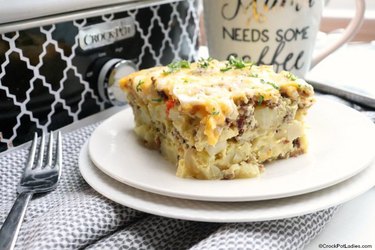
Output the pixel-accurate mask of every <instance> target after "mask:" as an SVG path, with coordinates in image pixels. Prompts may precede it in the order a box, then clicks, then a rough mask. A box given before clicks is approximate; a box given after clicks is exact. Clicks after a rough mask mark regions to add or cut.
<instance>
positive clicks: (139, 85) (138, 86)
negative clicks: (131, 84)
mask: <svg viewBox="0 0 375 250" xmlns="http://www.w3.org/2000/svg"><path fill="white" fill-rule="evenodd" d="M144 83H145V81H143V80H139V81H138V83H137V86H136V87H135V90H137V92H140V91H142V88H141V85H142V84H144Z"/></svg>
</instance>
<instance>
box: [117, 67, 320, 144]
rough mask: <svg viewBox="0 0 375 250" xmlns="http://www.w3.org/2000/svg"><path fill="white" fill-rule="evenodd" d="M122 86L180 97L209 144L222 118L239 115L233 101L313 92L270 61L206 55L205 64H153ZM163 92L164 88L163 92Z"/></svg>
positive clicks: (146, 97)
mask: <svg viewBox="0 0 375 250" xmlns="http://www.w3.org/2000/svg"><path fill="white" fill-rule="evenodd" d="M120 86H121V87H122V88H123V89H124V90H126V91H128V92H132V94H133V95H135V96H137V97H138V98H139V99H140V100H142V102H144V103H155V104H157V103H160V102H165V101H166V98H168V100H173V101H176V102H178V104H179V110H180V112H182V113H194V115H196V116H199V117H200V118H201V124H202V125H203V126H205V129H204V134H205V135H206V136H207V141H208V143H209V144H210V145H215V144H216V143H217V142H218V138H219V135H220V130H219V129H218V128H219V127H220V126H221V125H223V124H224V123H225V120H226V119H231V120H235V119H237V118H238V116H239V114H238V109H237V105H236V103H237V104H238V103H239V102H244V103H247V102H248V101H249V100H250V99H251V100H253V101H254V100H255V101H256V102H257V103H258V104H259V105H260V104H261V103H263V102H267V101H271V102H273V103H278V101H279V98H281V95H282V94H284V95H287V96H288V97H290V98H291V99H292V100H296V101H300V100H298V99H299V98H301V95H300V93H304V95H305V96H311V95H312V94H313V89H312V87H311V86H310V85H309V84H307V83H306V82H305V81H304V80H302V79H296V78H295V77H294V76H292V75H291V74H290V73H288V72H281V73H275V72H274V71H273V68H272V66H256V65H252V64H250V63H249V64H245V65H240V67H237V66H236V65H231V64H229V63H228V61H217V60H212V61H209V63H208V65H206V67H202V66H201V65H200V64H199V63H192V64H190V65H188V67H186V68H178V69H171V68H170V67H168V66H166V67H154V68H151V69H146V70H141V71H139V72H135V73H133V74H131V75H129V76H128V77H125V78H124V79H122V81H121V83H120ZM161 93H162V94H161Z"/></svg>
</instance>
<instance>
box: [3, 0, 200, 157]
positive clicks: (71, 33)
mask: <svg viewBox="0 0 375 250" xmlns="http://www.w3.org/2000/svg"><path fill="white" fill-rule="evenodd" d="M129 17H130V18H132V20H133V21H134V29H135V34H134V36H132V37H129V38H126V39H123V40H120V41H115V42H113V43H110V44H108V45H105V46H102V47H98V48H92V49H83V48H81V46H80V42H79V32H80V30H82V29H84V28H85V27H88V26H92V25H96V24H101V23H113V22H115V21H116V20H121V19H124V18H129ZM198 36H199V17H198V0H186V1H175V2H171V3H166V4H161V5H155V6H150V7H144V8H138V9H131V10H127V11H123V12H119V13H111V14H106V15H102V16H96V17H88V18H83V19H78V20H71V21H66V22H62V23H51V24H49V25H45V26H41V27H36V28H30V29H27V30H19V31H14V32H8V33H4V34H0V152H1V151H5V150H7V149H9V148H11V147H14V146H17V145H20V144H22V143H24V142H26V141H28V140H31V139H32V135H33V133H34V132H35V131H36V132H38V133H39V134H40V133H41V131H51V130H56V129H58V128H61V127H63V126H65V125H68V124H71V123H74V122H76V121H78V120H80V119H82V118H84V117H87V116H89V115H92V114H95V113H97V112H100V111H102V110H104V109H106V108H108V107H110V104H109V103H106V102H105V101H104V100H102V99H101V98H100V97H99V94H98V90H97V86H96V82H95V80H93V79H92V78H90V77H91V76H92V75H93V72H92V71H93V68H92V67H93V63H94V62H95V60H97V59H98V58H102V57H108V58H123V59H128V60H132V61H133V62H134V63H135V64H136V65H137V66H138V68H139V69H143V68H148V67H152V66H156V65H165V64H168V63H170V62H172V61H175V60H180V59H185V60H189V61H194V60H196V59H197V52H198Z"/></svg>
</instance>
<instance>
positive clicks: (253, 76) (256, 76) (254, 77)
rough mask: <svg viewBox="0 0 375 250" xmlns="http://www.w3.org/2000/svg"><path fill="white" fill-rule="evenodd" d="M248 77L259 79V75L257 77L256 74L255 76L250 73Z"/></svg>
mask: <svg viewBox="0 0 375 250" xmlns="http://www.w3.org/2000/svg"><path fill="white" fill-rule="evenodd" d="M249 76H250V77H253V78H258V77H259V75H258V74H255V73H251V74H250V75H249Z"/></svg>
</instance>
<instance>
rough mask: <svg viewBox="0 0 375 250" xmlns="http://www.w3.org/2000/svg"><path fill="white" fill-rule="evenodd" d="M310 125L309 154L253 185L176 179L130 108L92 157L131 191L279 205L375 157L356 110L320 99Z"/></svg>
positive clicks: (97, 137)
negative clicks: (137, 127)
mask: <svg viewBox="0 0 375 250" xmlns="http://www.w3.org/2000/svg"><path fill="white" fill-rule="evenodd" d="M307 124H308V125H309V127H310V128H309V129H308V133H309V139H310V148H309V152H308V153H307V154H305V155H301V156H299V157H296V158H291V159H286V160H279V161H276V162H273V163H269V164H266V170H265V172H264V173H263V174H262V175H261V176H260V177H258V178H252V179H240V180H228V181H220V180H215V181H205V180H203V181H202V180H195V179H182V178H179V177H176V176H175V171H176V167H175V166H173V165H172V164H171V163H169V162H167V161H166V160H165V159H164V158H163V157H162V156H161V155H160V154H159V153H158V152H157V151H155V150H149V149H147V148H145V147H144V146H143V145H141V143H140V142H139V141H138V139H137V137H136V135H135V134H134V132H133V126H134V123H133V114H132V110H131V109H130V108H128V109H125V110H123V111H121V112H119V113H117V114H115V115H114V116H112V117H110V118H109V119H107V120H106V121H104V122H103V123H102V124H101V125H100V126H99V127H98V128H97V129H96V130H95V131H94V133H93V134H92V136H91V138H90V141H89V155H90V158H91V160H92V161H93V162H94V163H95V165H96V166H97V167H98V168H99V169H100V170H102V171H103V172H104V173H106V174H108V175H109V176H111V177H112V178H114V179H116V180H118V181H120V182H123V183H125V184H127V185H129V186H132V187H135V188H138V189H142V190H144V191H148V192H153V193H157V194H161V195H166V196H171V197H177V198H185V199H195V200H209V201H228V202H229V201H230V202H232V201H252V200H266V199H275V198H282V197H289V196H293V195H299V194H304V193H308V192H312V191H316V190H319V189H322V188H326V187H328V186H331V185H334V184H336V183H339V182H341V181H344V180H346V179H348V178H350V177H352V176H353V175H355V174H357V173H359V172H360V171H361V170H363V169H364V168H365V167H367V166H368V165H369V163H370V162H371V161H372V159H373V158H374V156H375V151H374V148H375V147H374V142H375V126H374V124H372V122H371V121H370V120H369V119H367V118H366V117H365V116H364V115H362V114H361V113H359V112H357V111H355V110H353V109H351V108H348V107H346V106H344V105H341V104H338V103H335V102H333V101H330V100H327V99H324V98H318V101H317V103H316V104H315V105H314V106H313V108H312V109H311V110H310V112H309V114H308V117H307Z"/></svg>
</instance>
